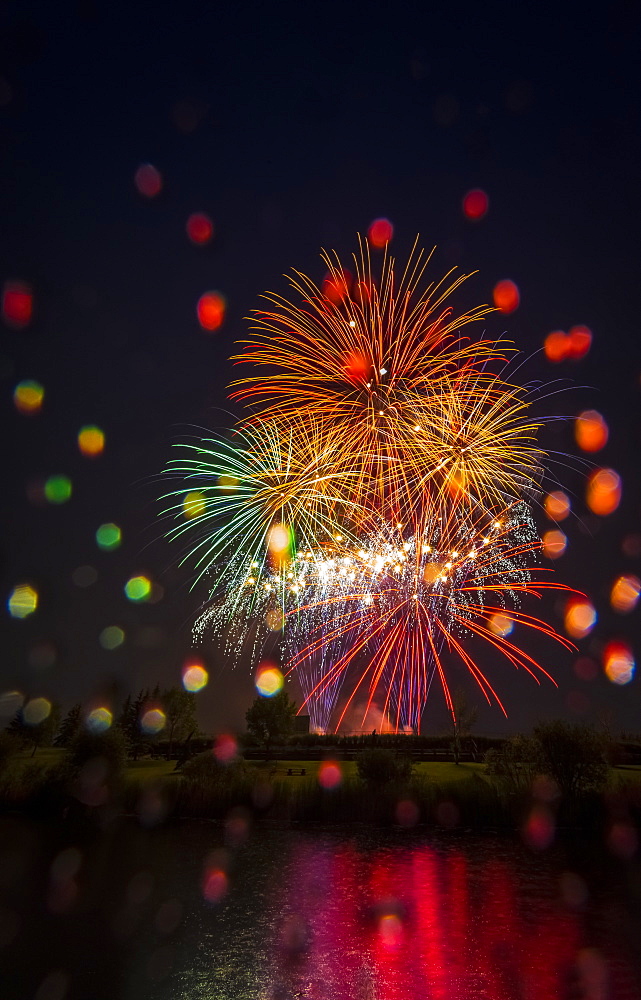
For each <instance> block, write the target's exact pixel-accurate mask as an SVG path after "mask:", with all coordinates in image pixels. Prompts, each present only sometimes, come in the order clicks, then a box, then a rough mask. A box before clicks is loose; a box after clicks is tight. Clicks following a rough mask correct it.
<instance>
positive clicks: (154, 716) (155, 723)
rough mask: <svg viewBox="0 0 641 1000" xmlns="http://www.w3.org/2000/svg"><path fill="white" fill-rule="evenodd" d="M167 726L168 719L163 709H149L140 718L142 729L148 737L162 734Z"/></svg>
mask: <svg viewBox="0 0 641 1000" xmlns="http://www.w3.org/2000/svg"><path fill="white" fill-rule="evenodd" d="M166 725H167V717H166V715H165V713H164V712H163V710H162V708H148V709H146V710H145V711H144V712H143V713H142V716H141V718H140V728H141V729H142V731H143V733H146V734H147V735H148V736H154V735H155V734H156V733H160V732H162V730H163V729H164V728H165V726H166Z"/></svg>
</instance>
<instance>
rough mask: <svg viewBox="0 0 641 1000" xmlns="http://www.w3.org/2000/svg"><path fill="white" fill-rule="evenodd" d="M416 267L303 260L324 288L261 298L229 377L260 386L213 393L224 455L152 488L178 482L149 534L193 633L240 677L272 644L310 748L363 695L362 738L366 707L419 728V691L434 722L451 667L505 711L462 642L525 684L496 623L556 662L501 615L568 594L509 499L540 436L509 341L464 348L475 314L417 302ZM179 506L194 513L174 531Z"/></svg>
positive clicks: (181, 463)
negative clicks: (303, 718)
mask: <svg viewBox="0 0 641 1000" xmlns="http://www.w3.org/2000/svg"><path fill="white" fill-rule="evenodd" d="M430 257H431V255H427V256H425V255H424V253H423V251H421V250H417V249H416V245H415V247H414V249H413V251H412V253H411V254H410V257H409V259H408V262H407V264H406V266H405V268H404V269H403V270H402V271H400V272H399V271H398V270H397V269H396V264H395V261H394V259H393V258H392V257H391V256H390V255H389V253H388V251H387V250H386V251H385V253H384V256H383V260H382V264H381V267H380V271H379V273H378V274H377V275H375V274H374V271H373V268H372V262H371V260H370V256H369V246H368V244H367V243H366V242H363V241H361V243H360V253H359V254H356V255H354V277H352V276H351V275H350V274H349V273H348V272H347V271H345V270H344V269H343V267H342V265H341V262H340V260H339V258H338V256H336V255H335V254H334V255H331V254H327V253H323V254H322V258H323V261H324V263H325V266H326V267H327V270H328V274H327V277H326V279H325V282H324V284H323V286H322V288H319V287H318V285H317V284H316V283H315V282H314V281H312V280H311V279H310V278H308V277H307V276H305V275H304V274H301V273H300V272H297V271H295V272H294V277H293V278H291V279H290V283H291V285H292V288H293V290H294V292H295V294H296V296H297V297H298V299H299V300H300V301H299V304H295V303H293V302H290V301H288V300H287V299H286V298H284V297H283V296H280V295H275V294H271V293H267V294H266V295H265V296H264V297H265V299H266V300H267V301H268V302H269V303H270V305H271V307H272V308H270V309H269V310H268V311H263V312H257V313H256V314H255V317H254V326H253V329H252V333H251V335H250V337H249V338H248V339H247V340H246V341H244V345H245V346H244V349H243V351H242V353H240V354H238V355H236V356H235V358H234V360H235V361H236V362H237V363H245V364H246V363H251V364H253V365H254V366H259V368H260V369H261V371H260V373H257V374H256V373H255V374H253V375H252V376H245V377H242V378H239V379H237V380H236V381H235V382H234V383H233V384H232V388H233V392H232V394H231V395H232V398H234V399H238V400H244V401H250V402H251V403H252V407H253V409H252V411H250V412H248V413H247V414H246V416H245V418H244V419H243V420H241V422H240V423H239V424H238V426H237V428H236V429H235V431H234V432H233V434H232V435H231V437H229V436H227V437H225V436H221V435H218V436H212V437H210V438H205V439H203V440H199V441H196V442H195V443H192V444H185V445H182V446H180V447H181V453H180V457H179V458H177V459H175V460H174V461H172V462H170V463H169V466H168V469H167V472H168V473H169V475H170V476H171V477H173V478H174V479H177V480H179V482H180V485H179V486H178V488H176V489H173V490H172V491H170V492H168V493H166V494H165V496H164V498H163V500H164V501H165V503H169V506H167V507H166V508H165V511H164V512H165V514H167V516H170V517H176V518H177V523H176V524H175V526H174V527H173V528H172V529H171V530H170V532H169V535H170V537H172V538H175V539H178V540H184V541H185V542H188V544H189V548H188V551H187V552H186V555H185V559H189V560H192V561H193V563H194V564H195V568H196V571H197V577H196V579H197V580H198V579H201V578H202V577H203V576H205V575H206V576H207V577H208V580H209V582H210V585H211V590H210V595H209V601H208V604H207V606H206V608H205V610H204V611H203V613H202V614H201V616H200V618H199V619H198V622H197V625H196V630H197V632H198V633H199V634H204V633H205V632H206V631H208V632H213V633H214V634H215V635H216V636H218V639H219V641H222V642H223V644H224V645H226V647H227V648H228V650H233V651H234V653H235V655H236V657H240V654H241V651H242V650H244V649H246V648H247V646H248V645H249V646H250V648H251V656H252V658H255V657H256V656H257V655H258V654H259V652H260V650H261V648H263V646H264V644H265V642H266V641H268V636H269V635H270V634H271V635H272V636H274V635H278V637H279V638H278V640H277V641H278V642H279V644H280V648H281V653H282V655H283V656H284V657H285V658H286V660H287V672H288V673H289V674H292V673H293V672H294V671H295V672H296V673H297V675H298V677H299V680H300V682H301V686H302V689H303V693H304V703H303V706H302V708H303V709H306V710H308V711H309V713H310V715H311V717H312V724H313V725H314V726H316V727H318V728H321V729H327V728H328V727H329V725H330V720H332V724H333V725H335V726H339V725H340V724H341V720H343V719H344V718H345V716H346V713H347V712H348V710H349V709H350V707H351V706H352V705H353V704H355V700H356V699H357V698H358V697H360V696H361V695H362V694H364V695H365V697H366V708H365V716H364V718H363V723H364V722H365V717H366V715H367V711H368V710H369V708H370V707H371V706H372V705H373V704H374V702H376V704H377V705H379V707H380V705H382V708H383V713H384V715H386V716H387V715H389V716H390V717H391V718H392V722H393V725H395V727H396V729H397V730H398V729H406V728H411V729H413V730H414V731H417V730H418V728H419V726H420V719H421V715H422V712H423V709H424V707H425V703H426V701H427V698H428V695H429V692H430V689H431V686H432V682H433V681H434V680H435V679H438V680H439V682H440V684H441V686H442V689H443V693H444V697H445V701H446V704H447V706H448V709H449V710H450V712H452V713H453V712H454V705H453V699H452V696H451V693H450V690H449V686H448V681H447V666H448V660H449V658H450V656H451V655H452V654H453V655H456V656H458V657H459V658H460V660H461V661H462V662H463V664H464V665H465V667H466V668H467V670H468V671H469V674H470V676H471V677H472V678H473V679H474V681H475V682H476V683H477V684H478V686H479V688H480V690H481V691H482V692H483V695H484V697H485V698H486V699H487V701H488V702H489V703H493V702H495V703H496V704H498V705H499V706H500V708H501V709H502V710H503V711H505V708H504V706H503V704H502V702H501V700H500V698H499V696H498V694H497V692H496V691H495V689H494V686H493V684H492V683H491V682H490V680H489V679H488V677H487V676H485V674H484V673H483V671H482V670H481V668H480V666H479V665H478V664H477V663H476V661H475V659H474V657H473V656H472V654H471V652H470V651H469V649H467V648H466V644H465V641H466V636H467V637H471V638H472V639H473V640H474V641H477V640H482V641H483V642H484V643H486V644H487V645H488V648H490V649H492V650H493V651H495V652H499V653H500V654H501V655H502V657H504V658H505V659H506V660H507V661H508V662H509V663H510V664H511V665H512V666H514V667H515V668H517V669H524V670H526V671H527V672H528V673H529V674H531V675H532V676H533V677H534V678H535V679H536V680H537V681H538V679H539V675H543V676H546V677H549V676H550V675H549V674H547V672H546V671H545V670H543V668H542V667H541V666H540V665H539V664H537V663H536V661H535V660H534V659H533V658H532V657H531V656H530V655H529V654H528V653H526V652H524V651H522V650H520V649H519V648H518V646H516V645H515V644H514V643H513V642H512V641H511V640H509V639H508V638H507V635H509V633H510V631H511V628H512V627H513V625H514V624H518V625H519V627H521V628H528V629H531V630H536V631H538V632H539V633H541V634H543V635H545V636H547V637H549V638H552V639H554V640H556V641H558V642H560V643H562V644H563V645H565V646H566V647H571V646H572V644H571V643H569V642H568V640H566V639H564V638H563V637H562V636H560V635H559V634H558V633H557V632H556V631H555V630H554V629H553V628H552V627H551V626H549V625H548V624H547V623H545V622H543V621H541V620H540V619H538V618H535V617H533V616H532V615H529V614H526V613H525V612H523V611H521V610H519V604H520V601H521V599H522V598H527V597H540V596H541V595H542V594H543V593H544V592H545V591H547V590H557V591H566V592H567V591H568V590H569V588H566V587H564V586H563V585H561V584H557V583H554V582H552V581H550V582H546V581H544V580H542V579H541V578H540V574H541V572H545V571H541V570H540V568H538V567H537V566H536V552H537V551H538V549H539V548H540V541H539V538H538V535H537V531H536V528H535V525H534V522H533V521H532V517H531V514H530V510H529V506H528V502H527V501H528V499H530V498H531V497H532V496H534V495H536V493H537V492H538V488H539V483H540V480H541V478H542V476H543V474H544V468H545V460H546V455H545V453H544V452H543V450H542V449H541V448H540V447H539V445H538V444H537V440H536V438H537V433H538V430H539V428H540V426H541V424H542V423H543V422H545V418H536V419H533V418H532V417H530V416H529V413H528V405H529V399H530V396H531V390H530V389H528V388H521V387H520V386H519V385H517V384H513V383H512V382H511V381H508V380H506V377H505V373H506V371H507V369H508V365H509V356H510V353H511V352H512V351H513V350H514V348H513V347H512V346H511V345H510V344H509V342H507V341H501V342H495V341H492V340H487V339H478V340H476V341H472V340H470V339H469V338H468V337H467V335H466V336H463V334H462V331H463V330H464V329H465V328H467V327H468V326H469V325H470V324H472V323H475V322H478V321H479V320H481V319H483V317H484V316H486V315H487V314H488V312H491V311H492V310H490V309H489V308H488V307H486V306H480V307H477V308H473V309H470V310H468V311H465V312H462V313H460V314H456V313H455V312H454V311H453V309H452V308H451V306H450V305H449V300H450V298H451V296H452V295H453V294H454V293H455V292H456V291H458V290H459V288H460V286H461V285H462V283H463V282H464V281H465V280H466V278H467V276H466V275H460V276H459V277H453V272H451V271H450V272H449V273H448V274H447V275H445V277H444V278H443V279H442V280H441V281H439V282H433V283H431V284H430V285H428V286H427V287H424V286H423V281H424V273H425V269H426V267H427V264H428V263H429V260H430ZM186 490H196V491H198V495H199V496H201V497H202V505H201V506H200V507H198V509H197V511H196V513H195V514H194V516H190V517H188V518H187V520H186V521H182V520H181V517H182V516H183V515H184V514H185V509H184V505H185V502H186V501H185V491H186ZM282 529H286V538H287V539H288V540H289V541H288V544H287V545H286V547H285V549H284V550H282V549H281V551H280V552H279V553H278V554H276V555H275V553H274V548H273V545H271V540H272V536H273V532H274V531H275V530H282ZM290 542H291V544H290ZM497 621H499V622H502V623H503V624H502V625H498V626H497ZM283 623H284V624H283ZM281 626H282V631H281ZM501 628H503V629H504V631H503V632H502V631H501ZM273 641H274V640H273V639H272V642H273ZM550 679H551V678H550ZM342 690H345V691H346V694H345V696H344V697H342V706H341V708H340V712H338V719H336V718H335V716H336V714H337V708H338V705H339V700H340V699H341V692H342Z"/></svg>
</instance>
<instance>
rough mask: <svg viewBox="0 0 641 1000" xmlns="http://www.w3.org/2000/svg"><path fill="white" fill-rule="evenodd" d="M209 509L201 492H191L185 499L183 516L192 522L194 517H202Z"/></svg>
mask: <svg viewBox="0 0 641 1000" xmlns="http://www.w3.org/2000/svg"><path fill="white" fill-rule="evenodd" d="M206 509H207V502H206V500H205V496H204V494H203V493H201V492H200V490H191V491H190V492H189V493H186V494H185V496H184V499H183V515H184V517H186V518H187V520H188V521H190V520H191V519H192V518H194V517H200V516H201V514H204V513H205V510H206Z"/></svg>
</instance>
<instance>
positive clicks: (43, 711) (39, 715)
mask: <svg viewBox="0 0 641 1000" xmlns="http://www.w3.org/2000/svg"><path fill="white" fill-rule="evenodd" d="M50 715H51V702H50V701H49V699H48V698H32V699H31V701H28V702H27V704H26V705H25V706H24V708H23V709H22V718H23V719H24V721H25V722H26V723H27V725H28V726H38V725H40V723H41V722H44V721H45V719H48V718H49V716H50Z"/></svg>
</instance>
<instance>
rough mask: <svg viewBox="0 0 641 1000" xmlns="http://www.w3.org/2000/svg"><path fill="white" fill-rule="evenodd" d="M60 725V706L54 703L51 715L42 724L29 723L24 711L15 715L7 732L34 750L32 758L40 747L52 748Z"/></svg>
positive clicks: (50, 711) (21, 710)
mask: <svg viewBox="0 0 641 1000" xmlns="http://www.w3.org/2000/svg"><path fill="white" fill-rule="evenodd" d="M59 724H60V706H59V705H58V704H57V703H56V702H53V703H52V705H51V708H50V710H49V714H48V715H47V716H46V718H44V719H42V721H41V722H36V723H29V722H27V720H26V719H25V716H24V711H23V709H20V710H19V711H18V712H16V714H15V715H14V717H13V719H12V720H11V723H10V724H9V726H8V728H7V732H8V733H10V735H11V736H16V737H18V738H19V739H20V740H23V741H24V742H25V743H28V744H29V745H30V746H31V747H32V748H33V749H32V751H31V756H32V757H33V755H34V754H35V752H36V750H37V749H38V747H50V746H51V744H52V743H53V739H54V736H55V735H56V733H57V731H58V726H59Z"/></svg>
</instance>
